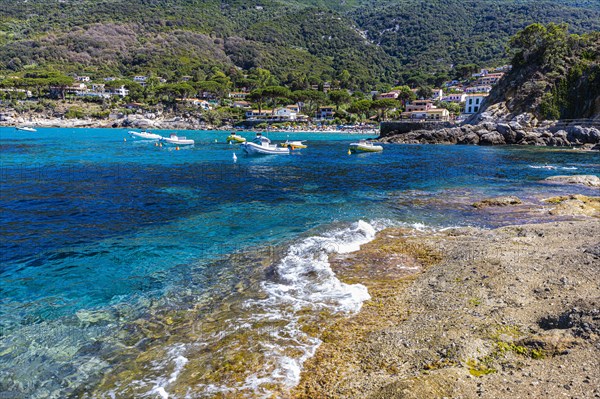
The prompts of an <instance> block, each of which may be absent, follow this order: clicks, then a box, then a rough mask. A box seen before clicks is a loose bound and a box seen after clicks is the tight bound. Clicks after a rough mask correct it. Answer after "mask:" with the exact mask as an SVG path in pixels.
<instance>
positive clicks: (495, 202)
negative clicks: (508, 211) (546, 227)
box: [473, 196, 523, 208]
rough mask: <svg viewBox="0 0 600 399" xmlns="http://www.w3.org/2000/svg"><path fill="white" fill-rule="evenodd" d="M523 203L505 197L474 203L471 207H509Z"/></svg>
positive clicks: (516, 199)
mask: <svg viewBox="0 0 600 399" xmlns="http://www.w3.org/2000/svg"><path fill="white" fill-rule="evenodd" d="M522 203H523V201H521V200H520V199H519V198H517V197H513V196H507V197H497V198H486V199H484V200H481V201H478V202H475V203H474V204H473V206H474V207H475V208H486V207H488V206H509V205H520V204H522Z"/></svg>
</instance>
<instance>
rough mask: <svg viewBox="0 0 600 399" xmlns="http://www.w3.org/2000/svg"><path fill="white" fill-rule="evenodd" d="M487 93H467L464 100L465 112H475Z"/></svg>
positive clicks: (479, 107)
mask: <svg viewBox="0 0 600 399" xmlns="http://www.w3.org/2000/svg"><path fill="white" fill-rule="evenodd" d="M487 96H488V94H487V93H477V94H468V95H467V97H466V99H465V100H466V101H465V114H475V113H477V112H479V110H480V109H481V105H482V104H483V102H484V101H485V99H486V97H487Z"/></svg>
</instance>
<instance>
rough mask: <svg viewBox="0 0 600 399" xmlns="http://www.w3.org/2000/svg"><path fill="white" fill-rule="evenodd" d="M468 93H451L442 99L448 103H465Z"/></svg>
mask: <svg viewBox="0 0 600 399" xmlns="http://www.w3.org/2000/svg"><path fill="white" fill-rule="evenodd" d="M466 98H467V95H466V94H465V93H451V94H447V95H445V96H444V97H442V101H443V102H446V103H457V104H460V103H464V102H465V99H466Z"/></svg>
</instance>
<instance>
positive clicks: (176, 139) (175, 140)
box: [160, 133, 194, 145]
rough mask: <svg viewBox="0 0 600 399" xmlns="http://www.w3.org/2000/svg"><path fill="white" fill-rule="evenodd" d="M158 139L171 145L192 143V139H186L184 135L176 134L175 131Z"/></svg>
mask: <svg viewBox="0 0 600 399" xmlns="http://www.w3.org/2000/svg"><path fill="white" fill-rule="evenodd" d="M160 141H162V142H164V143H166V144H173V145H194V140H192V139H188V138H186V137H185V136H177V134H176V133H171V135H170V136H169V137H163V138H161V139H160Z"/></svg>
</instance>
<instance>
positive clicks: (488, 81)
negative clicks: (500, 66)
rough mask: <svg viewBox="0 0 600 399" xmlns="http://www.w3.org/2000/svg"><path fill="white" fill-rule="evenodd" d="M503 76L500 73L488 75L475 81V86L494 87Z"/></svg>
mask: <svg viewBox="0 0 600 399" xmlns="http://www.w3.org/2000/svg"><path fill="white" fill-rule="evenodd" d="M503 76H504V73H502V72H497V73H489V74H487V75H485V76H482V77H480V78H479V79H477V84H478V85H495V84H496V83H498V81H499V80H500V79H502V77H503Z"/></svg>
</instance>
